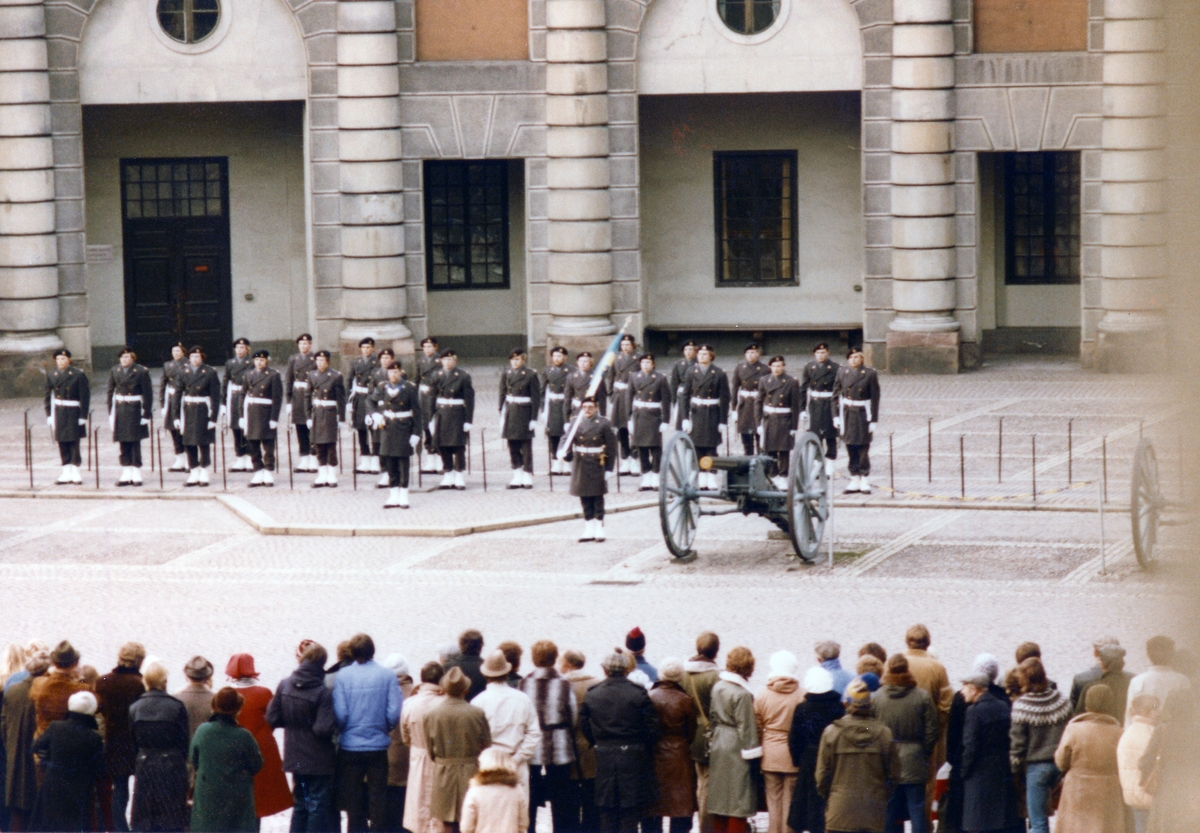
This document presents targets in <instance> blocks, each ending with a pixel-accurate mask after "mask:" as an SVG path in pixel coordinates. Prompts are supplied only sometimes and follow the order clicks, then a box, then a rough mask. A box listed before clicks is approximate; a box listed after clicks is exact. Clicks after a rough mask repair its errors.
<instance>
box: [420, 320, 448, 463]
mask: <svg viewBox="0 0 1200 833" xmlns="http://www.w3.org/2000/svg"><path fill="white" fill-rule="evenodd" d="M441 372H442V358H441V356H440V355H438V340H437V339H436V338H434V337H432V336H427V337H426V338H423V339H421V355H419V356H417V392H418V393H419V394H420V395H421V413H422V414H424V415H425V419H428V418H429V417H430V416H432V415H433V412H434V411H435V410H436V408H437V405H436V404H435V403H434V400H435V399H437V394H435V393H434V392H433V387H434V378H435V377H436V376H437V374H439V373H441ZM421 424H422V428H421V432H422V433H423V434H424V436H425V453H426V454H427V455H429V464H428V467H426V468H423V469H422V471H424V472H426V473H428V474H436V473H437V472H440V471H441V470H442V458H441V457H440V456H439V455H438V453H437V449H436V448H435V447H434V445H433V435H432V434H430V433H429V423H428V422H425V421H424V420H422V423H421Z"/></svg>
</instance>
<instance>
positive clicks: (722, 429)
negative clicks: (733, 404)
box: [717, 422, 729, 434]
mask: <svg viewBox="0 0 1200 833" xmlns="http://www.w3.org/2000/svg"><path fill="white" fill-rule="evenodd" d="M717 430H718V431H720V432H721V433H722V434H724V433H726V432H727V431H729V426H728V425H726V424H725V423H724V422H722V423H721V424H720V425H718V426H717Z"/></svg>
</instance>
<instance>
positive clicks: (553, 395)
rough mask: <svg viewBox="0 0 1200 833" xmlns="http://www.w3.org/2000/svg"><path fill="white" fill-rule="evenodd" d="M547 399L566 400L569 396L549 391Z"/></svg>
mask: <svg viewBox="0 0 1200 833" xmlns="http://www.w3.org/2000/svg"><path fill="white" fill-rule="evenodd" d="M546 398H547V399H566V398H567V395H566V394H565V393H555V392H554V391H549V390H548V391H546Z"/></svg>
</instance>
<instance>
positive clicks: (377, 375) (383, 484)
mask: <svg viewBox="0 0 1200 833" xmlns="http://www.w3.org/2000/svg"><path fill="white" fill-rule="evenodd" d="M392 367H400V365H398V364H396V353H395V351H394V350H392V348H390V347H384V348H383V349H382V350H380V351H379V367H377V368H375V372H374V373H372V374H371V396H372V397H373V396H374V395H375V389H376V388H378V387H380V386H381V385H385V384H387V380H388V370H389V369H390V368H392ZM406 375H407V374H406V373H405V372H404V368H402V367H400V378H402V379H403V378H404V377H405V376H406ZM369 405H370V397H368V409H367V413H368V415H369V414H370V407H369ZM367 422H368V423H370V422H371V420H367ZM382 440H383V437H382V436H381V435H380V433H379V429H377V428H371V441H372V442H373V443H374V446H373V447H374V449H375V461H374V462H375V465H374V470H375V471H378V472H379V482H378V483H376V484H375V488H376V489H386V488H388V484H390V483H391V482H392V479H391V477H390V476H388V473H387V470H386V467H385V466H384V463H383V459H382V458H383V452H381V451H380V450H379V443H380V442H381V441H382Z"/></svg>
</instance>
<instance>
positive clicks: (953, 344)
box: [887, 0, 959, 373]
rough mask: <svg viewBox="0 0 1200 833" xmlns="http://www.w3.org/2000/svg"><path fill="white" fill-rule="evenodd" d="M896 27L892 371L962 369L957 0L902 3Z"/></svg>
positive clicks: (889, 338)
mask: <svg viewBox="0 0 1200 833" xmlns="http://www.w3.org/2000/svg"><path fill="white" fill-rule="evenodd" d="M893 8H894V14H895V25H894V26H893V28H892V56H893V57H892V87H893V90H892V306H893V308H894V309H895V310H896V317H895V318H894V319H893V320H892V322H891V324H890V326H889V328H888V334H887V366H888V370H889V372H892V373H908V372H934V373H957V372H958V369H959V355H958V351H959V324H958V320H957V319H956V318H955V317H954V308H955V291H954V273H955V264H956V255H955V249H954V243H955V235H954V212H955V203H954V154H953V150H954V147H953V135H954V57H953V56H954V27H953V24H952V20H953V15H952V12H951V0H896V1H895V4H894V7H893Z"/></svg>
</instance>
